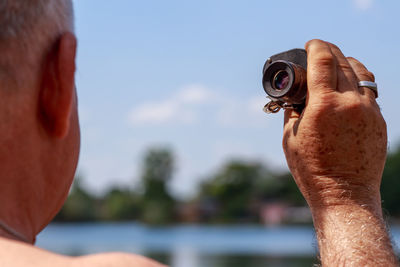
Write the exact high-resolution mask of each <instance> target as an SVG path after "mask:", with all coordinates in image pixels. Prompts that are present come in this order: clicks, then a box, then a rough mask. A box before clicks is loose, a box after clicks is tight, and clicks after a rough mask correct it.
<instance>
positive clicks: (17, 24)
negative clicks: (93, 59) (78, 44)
mask: <svg viewBox="0 0 400 267" xmlns="http://www.w3.org/2000/svg"><path fill="white" fill-rule="evenodd" d="M73 16H74V15H73V7H72V1H71V0H0V80H2V81H4V80H7V81H12V82H14V83H18V84H19V83H20V82H23V79H24V78H25V77H26V75H27V74H28V73H26V72H30V73H33V72H36V71H38V69H39V67H40V65H41V63H42V62H40V61H41V59H42V58H44V56H45V55H46V53H48V51H49V49H50V47H51V45H52V44H53V43H54V41H55V40H56V39H57V38H58V37H59V36H60V35H61V34H62V33H63V32H65V31H71V32H72V31H74V25H73V23H74V18H73ZM21 76H24V77H21Z"/></svg>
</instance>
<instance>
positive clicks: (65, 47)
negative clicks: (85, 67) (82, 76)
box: [39, 33, 77, 138]
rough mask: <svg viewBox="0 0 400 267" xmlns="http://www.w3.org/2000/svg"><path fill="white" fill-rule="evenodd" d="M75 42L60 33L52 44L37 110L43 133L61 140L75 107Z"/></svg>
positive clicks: (69, 36) (71, 36)
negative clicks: (38, 110) (58, 37)
mask: <svg viewBox="0 0 400 267" xmlns="http://www.w3.org/2000/svg"><path fill="white" fill-rule="evenodd" d="M76 45H77V41H76V38H75V36H74V35H73V34H72V33H65V34H63V35H62V36H61V37H60V39H59V40H58V41H57V42H56V43H55V44H54V46H53V48H52V49H51V51H50V52H49V55H48V57H47V59H46V63H45V64H44V68H43V79H42V86H41V88H40V90H41V91H40V99H39V108H40V114H41V119H42V123H43V126H44V128H45V129H46V132H48V133H49V134H50V135H51V136H53V137H55V138H64V137H65V136H66V135H67V134H68V132H69V127H70V120H71V114H72V111H73V109H74V108H76V101H75V98H76V95H75V56H76Z"/></svg>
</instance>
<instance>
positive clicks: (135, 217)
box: [37, 0, 400, 267]
mask: <svg viewBox="0 0 400 267" xmlns="http://www.w3.org/2000/svg"><path fill="white" fill-rule="evenodd" d="M74 3H75V12H76V33H77V36H78V39H79V52H78V72H77V76H76V78H77V88H78V95H79V109H80V110H79V111H80V119H81V131H82V148H81V157H80V162H79V166H78V171H77V177H76V180H75V182H74V184H73V186H72V189H71V192H70V196H69V198H68V200H67V202H66V204H65V206H64V207H63V209H62V210H61V212H60V213H59V214H58V215H57V217H56V218H55V220H54V222H53V223H52V224H50V226H48V227H47V228H46V229H45V230H44V231H43V232H42V233H41V234H40V235H39V237H38V241H37V245H38V246H40V247H43V248H46V249H49V250H52V251H56V252H59V253H63V254H67V255H82V254H87V253H96V252H104V251H125V252H132V253H139V254H142V255H146V256H148V257H151V258H154V259H156V260H159V261H161V262H163V263H165V264H169V265H171V266H173V267H203V266H208V267H225V266H230V267H235V266H248V267H258V266H312V264H314V263H318V259H317V256H316V255H317V253H318V252H317V248H316V241H315V236H314V231H313V228H312V224H311V214H310V212H309V210H308V208H307V206H306V203H305V201H304V199H303V198H302V196H301V194H300V193H299V191H298V189H297V187H296V185H295V184H294V182H293V180H292V177H291V175H290V173H289V172H288V169H287V167H286V163H285V158H284V155H283V152H282V149H281V135H282V121H283V114H279V113H278V114H274V115H266V114H265V113H263V111H262V108H263V106H264V105H265V104H266V103H267V102H268V100H267V99H266V96H265V93H264V91H263V88H262V86H261V78H262V73H261V71H262V67H263V65H264V62H265V60H266V59H267V58H268V57H269V56H270V55H273V54H276V53H278V52H281V51H284V50H288V49H291V48H296V47H299V48H301V47H303V46H304V44H305V42H306V41H308V40H310V39H313V38H320V39H323V40H327V41H330V42H333V43H335V44H337V45H338V46H339V47H340V48H341V49H342V51H343V53H344V54H345V55H347V56H353V57H355V58H357V59H359V60H360V61H362V62H363V63H364V64H365V65H366V66H367V67H368V68H369V69H370V70H371V71H372V72H373V73H374V74H375V76H376V80H377V83H378V85H379V90H380V91H379V94H380V95H379V99H378V102H379V104H380V106H381V109H382V112H383V114H384V116H385V118H386V121H387V124H388V135H389V151H390V153H389V156H388V161H387V164H386V168H385V173H384V178H383V185H382V198H383V207H384V212H385V214H386V215H387V219H388V221H389V223H390V224H391V225H392V236H393V239H394V241H395V242H400V228H397V227H396V224H397V223H399V222H400V194H399V192H400V180H399V179H398V178H399V176H400V146H399V141H400V125H399V123H398V122H399V119H398V114H399V111H398V106H399V105H398V101H399V99H400V90H399V88H400V86H399V84H398V81H397V77H398V73H397V71H398V69H399V67H398V62H400V51H399V47H400V35H399V31H398V26H399V25H400V19H399V16H398V10H399V9H400V2H399V1H396V0H392V1H390V0H388V1H377V0H336V1H333V0H326V1H320V0H310V1H290V0H281V1H265V0H254V1H253V0H252V1H236V0H229V1H228V0H218V1H216V0H203V1H179V0H170V1H156V0H154V1H153V0H151V1H132V0H116V1H111V2H110V1H99V0H97V1H95V0H85V1H74Z"/></svg>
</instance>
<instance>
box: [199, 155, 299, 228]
mask: <svg viewBox="0 0 400 267" xmlns="http://www.w3.org/2000/svg"><path fill="white" fill-rule="evenodd" d="M198 199H199V201H200V202H201V203H206V202H208V203H209V202H210V201H211V202H212V203H213V205H215V208H216V211H215V214H213V216H211V217H212V219H211V221H216V222H238V221H245V222H257V221H259V209H260V207H261V206H262V205H263V204H264V203H267V202H271V201H273V202H283V203H287V204H288V205H301V206H304V205H305V201H304V199H303V197H302V195H301V194H300V192H299V190H298V189H297V186H296V184H295V182H294V181H293V178H292V177H291V175H290V173H283V174H280V175H276V174H273V173H272V172H270V171H269V170H268V169H266V168H265V167H264V166H263V165H262V164H260V163H252V162H244V161H237V160H236V161H231V162H229V163H228V164H226V165H225V166H224V167H223V168H222V169H221V170H220V171H219V172H217V173H216V174H215V175H213V176H212V177H210V179H209V180H207V182H205V183H204V184H203V185H202V188H201V191H200V195H199V197H198Z"/></svg>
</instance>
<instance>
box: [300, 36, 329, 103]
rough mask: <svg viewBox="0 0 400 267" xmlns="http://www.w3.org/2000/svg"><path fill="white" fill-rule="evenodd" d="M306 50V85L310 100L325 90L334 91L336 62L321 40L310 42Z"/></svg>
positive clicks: (327, 45) (326, 45)
mask: <svg viewBox="0 0 400 267" xmlns="http://www.w3.org/2000/svg"><path fill="white" fill-rule="evenodd" d="M305 48H306V50H307V85H308V93H309V94H310V99H312V98H313V95H315V94H319V93H321V91H322V92H323V91H326V90H336V86H337V69H336V66H337V61H336V58H335V56H334V55H333V53H332V50H331V46H330V45H329V44H328V43H326V42H324V41H321V40H311V41H309V42H307V44H306V45H305Z"/></svg>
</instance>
